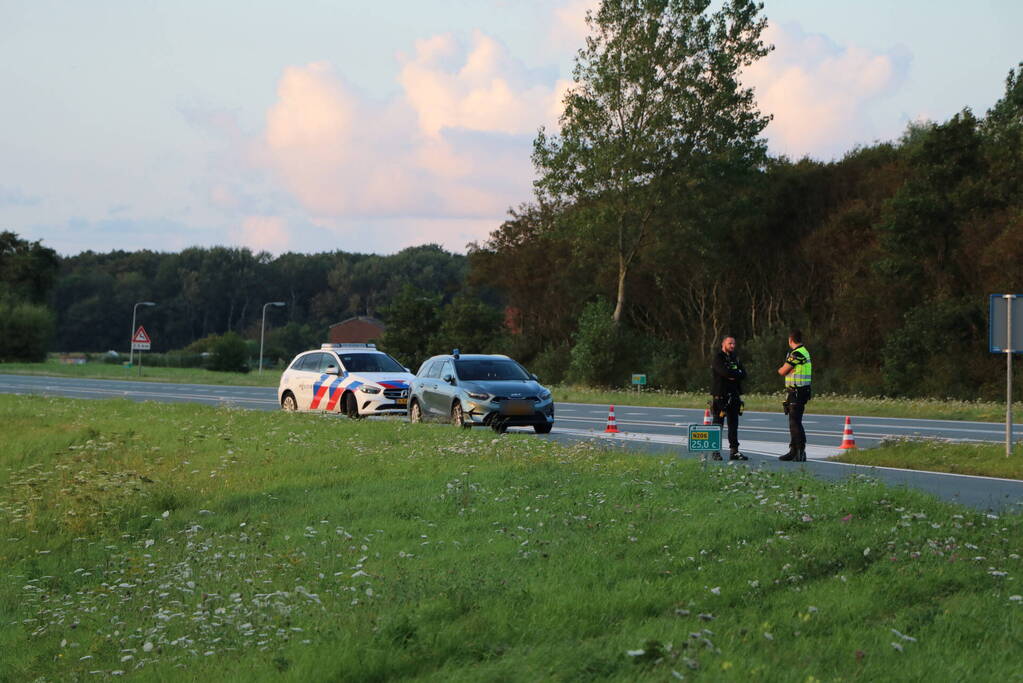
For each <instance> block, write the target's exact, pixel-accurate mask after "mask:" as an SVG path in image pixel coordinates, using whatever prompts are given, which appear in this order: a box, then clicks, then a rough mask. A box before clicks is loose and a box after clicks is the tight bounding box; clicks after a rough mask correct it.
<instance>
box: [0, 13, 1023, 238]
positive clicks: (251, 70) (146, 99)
mask: <svg viewBox="0 0 1023 683" xmlns="http://www.w3.org/2000/svg"><path fill="white" fill-rule="evenodd" d="M595 6H596V1H595V0H390V1H389V2H377V3H367V2H363V1H359V0H292V1H291V2H287V3H285V2H271V1H269V0H244V1H242V0H217V1H216V2H210V1H209V0H175V1H173V2H170V1H164V2H157V1H156V0H89V2H79V1H77V0H63V1H52V0H0V230H11V231H13V232H16V233H18V234H19V235H20V236H21V237H22V238H25V239H29V240H32V241H35V240H41V241H42V243H43V244H44V245H45V246H48V247H50V248H53V249H56V250H57V252H58V253H61V254H63V255H73V254H77V253H79V252H82V251H85V250H92V251H97V252H107V251H111V250H114V249H122V250H127V251H136V250H140V249H149V250H154V251H163V252H173V251H180V250H181V249H184V248H186V247H190V246H203V247H209V246H215V245H224V246H233V247H248V248H250V249H252V250H253V251H267V252H270V253H271V254H275V255H276V254H280V253H284V252H288V251H294V252H303V253H316V252H325V251H334V250H343V251H347V252H361V253H378V254H390V253H394V252H396V251H398V250H400V249H403V248H405V247H408V246H412V245H417V244H428V243H434V244H440V245H442V246H443V247H445V248H446V249H449V250H451V251H456V252H464V251H465V248H466V245H467V244H468V243H470V242H482V241H484V240H485V239H486V238H487V236H488V235H489V234H490V233H491V232H492V231H494V230H495V229H497V227H498V226H499V225H500V224H501V222H502V221H503V220H504V219H505V218H506V217H507V213H508V210H509V209H511V208H514V207H517V206H519V205H521V204H522V203H524V202H528V201H530V200H531V198H532V182H533V179H534V177H535V176H534V170H533V167H532V164H531V162H530V152H531V150H532V142H533V139H534V138H535V136H536V133H537V130H538V129H539V128H540V127H541V126H544V127H546V128H547V129H548V130H549V131H556V130H557V121H558V117H559V114H560V103H561V99H562V97H563V96H564V93H565V92H566V89H567V88H568V87H569V86H570V85H571V73H572V64H573V59H574V56H575V53H576V51H577V50H578V49H579V48H580V47H581V46H582V45H583V41H584V37H585V35H586V25H585V22H584V17H585V13H586V10H587V9H589V8H593V7H595ZM764 14H765V15H766V16H767V18H768V22H769V24H768V28H767V31H766V34H765V39H766V40H767V42H769V43H771V44H773V45H774V46H775V49H774V51H773V52H772V53H771V54H770V55H769V56H768V57H767V58H765V59H764V60H761V61H760V62H758V63H757V64H755V65H753V66H752V67H750V68H749V69H748V70H747V72H746V73H745V74H744V76H743V78H744V81H745V82H746V83H748V84H750V85H751V86H753V87H754V88H755V90H756V93H757V100H758V103H759V106H760V108H761V110H762V111H764V112H767V113H771V114H773V116H774V120H773V121H772V123H771V124H770V125H769V127H768V128H767V130H766V131H765V136H766V137H767V140H768V143H769V148H770V150H771V152H772V153H775V154H785V155H788V156H789V157H791V158H800V157H803V156H809V157H812V158H816V159H821V160H831V159H835V158H840V157H841V156H842V155H843V154H844V153H845V152H847V151H849V150H850V149H852V148H854V147H856V146H857V145H869V144H873V143H874V142H877V141H883V140H893V139H897V138H898V137H899V135H900V134H901V133H902V132H903V131H904V130H905V129H906V126H907V124H908V123H910V122H912V121H917V120H933V121H943V120H946V119H947V118H948V117H950V116H952V115H953V114H955V113H956V112H958V111H960V110H961V109H963V108H964V107H969V108H971V109H972V110H973V111H974V112H975V113H977V114H980V115H982V114H983V113H984V112H986V111H987V109H988V108H989V107H991V105H993V104H994V103H995V102H996V101H997V100H998V99H999V98H1000V97H1001V96H1002V94H1003V93H1004V88H1005V78H1006V76H1007V74H1008V71H1009V69H1010V68H1014V67H1016V66H1017V64H1019V63H1020V62H1021V61H1023V49H1020V46H1021V45H1023V43H1021V42H1020V41H1019V40H1018V33H1017V32H1016V31H1015V30H1014V29H1015V27H1018V26H1020V25H1023V3H1020V2H1018V0H986V1H985V0H976V1H975V2H973V3H968V4H964V3H961V2H951V1H950V0H898V2H895V1H893V0H859V1H858V2H855V3H852V2H822V1H821V0H765V10H764Z"/></svg>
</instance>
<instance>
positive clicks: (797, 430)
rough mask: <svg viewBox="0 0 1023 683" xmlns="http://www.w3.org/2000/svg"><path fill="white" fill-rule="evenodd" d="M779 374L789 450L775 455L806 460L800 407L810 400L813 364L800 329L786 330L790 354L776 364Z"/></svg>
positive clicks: (803, 406)
mask: <svg viewBox="0 0 1023 683" xmlns="http://www.w3.org/2000/svg"><path fill="white" fill-rule="evenodd" d="M778 374H779V375H781V376H782V377H784V378H785V390H786V392H787V396H786V399H785V402H784V403H782V407H783V408H784V409H785V414H786V415H788V416H789V452H788V453H786V454H785V455H783V456H781V457H780V458H778V459H779V460H787V461H789V460H790V461H793V462H806V431H805V430H804V429H803V411H804V410H805V409H806V404H807V403H808V402H809V401H810V395H811V394H810V379H811V377H812V375H813V365H812V364H811V363H810V352H809V350H807V348H806V347H805V346H803V333H802V332H801V331H800V330H792V331H791V332H789V355H788V356H786V357H785V362H784V363H782V366H781V367H780V368H778Z"/></svg>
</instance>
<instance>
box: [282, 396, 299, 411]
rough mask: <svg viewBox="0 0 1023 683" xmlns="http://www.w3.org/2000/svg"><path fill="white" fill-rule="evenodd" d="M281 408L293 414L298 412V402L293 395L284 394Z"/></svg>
mask: <svg viewBox="0 0 1023 683" xmlns="http://www.w3.org/2000/svg"><path fill="white" fill-rule="evenodd" d="M281 408H282V409H283V410H286V411H287V412H289V413H293V412H295V411H296V410H298V401H296V400H295V397H294V396H293V395H292V394H291V393H287V394H284V398H283V399H281Z"/></svg>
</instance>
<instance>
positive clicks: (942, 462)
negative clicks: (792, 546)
mask: <svg viewBox="0 0 1023 683" xmlns="http://www.w3.org/2000/svg"><path fill="white" fill-rule="evenodd" d="M832 460H839V461H841V462H852V463H857V464H860V465H873V466H875V467H901V468H903V469H910V470H926V471H928V472H951V473H953V474H974V475H979V476H983V477H1001V478H1003V479H1023V443H1021V442H1016V443H1015V444H1014V445H1013V449H1012V455H1010V456H1009V457H1006V456H1005V444H975V443H941V442H937V441H927V440H919V439H918V440H903V441H893V442H890V443H886V444H884V446H883V447H882V448H869V449H866V450H863V449H856V450H849V451H844V452H843V453H842V454H841V455H838V456H836V457H833V458H832Z"/></svg>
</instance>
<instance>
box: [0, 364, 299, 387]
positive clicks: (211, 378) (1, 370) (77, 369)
mask: <svg viewBox="0 0 1023 683" xmlns="http://www.w3.org/2000/svg"><path fill="white" fill-rule="evenodd" d="M0 374H10V375H45V376H51V377H78V378H81V379H121V380H133V381H141V382H174V383H178V384H215V385H230V386H242V387H276V386H277V385H278V384H280V382H281V371H280V370H263V374H262V375H260V374H259V373H256V372H248V373H241V372H214V371H212V370H205V369H203V368H163V367H155V366H154V367H149V366H148V365H143V366H142V373H141V374H139V367H138V366H137V365H136V366H135V367H133V368H126V367H124V366H122V365H110V364H108V363H82V364H81V365H74V364H68V363H61V362H59V361H53V360H50V361H46V362H45V363H0Z"/></svg>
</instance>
